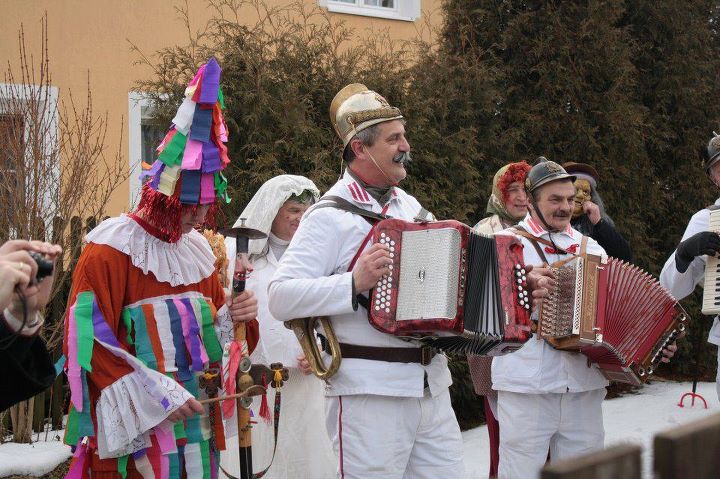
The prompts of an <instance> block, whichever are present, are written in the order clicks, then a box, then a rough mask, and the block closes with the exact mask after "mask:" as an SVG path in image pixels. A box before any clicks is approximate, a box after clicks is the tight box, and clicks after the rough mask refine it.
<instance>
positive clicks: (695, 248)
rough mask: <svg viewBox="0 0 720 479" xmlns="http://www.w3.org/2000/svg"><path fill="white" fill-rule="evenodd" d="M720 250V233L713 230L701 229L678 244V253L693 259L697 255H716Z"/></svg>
mask: <svg viewBox="0 0 720 479" xmlns="http://www.w3.org/2000/svg"><path fill="white" fill-rule="evenodd" d="M718 252H720V235H718V234H717V233H713V232H712V231H701V232H700V233H697V234H694V235H692V236H691V237H689V238H688V239H686V240H685V241H683V242H682V243H680V244H679V245H678V248H677V253H678V255H680V256H682V257H683V258H686V259H688V260H690V261H692V259H693V258H695V257H696V256H701V255H704V254H706V255H709V256H714V255H715V254H717V253H718Z"/></svg>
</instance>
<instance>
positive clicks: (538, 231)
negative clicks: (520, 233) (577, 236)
mask: <svg viewBox="0 0 720 479" xmlns="http://www.w3.org/2000/svg"><path fill="white" fill-rule="evenodd" d="M520 225H522V226H523V228H525V229H526V230H527V231H528V232H529V233H530V234H532V235H533V236H535V237H536V238H540V237H541V236H543V235H545V234H548V231H547V230H546V229H545V228H544V227H543V226H542V225H541V224H540V222H538V221H535V220H534V219H533V218H532V216H530V213H528V215H527V216H526V217H525V219H524V220H522V221H521V222H520ZM560 233H561V234H564V235H567V236H569V237H570V238H574V236H573V229H572V226H570V224H568V225H567V226H566V227H565V230H564V231H561V232H560Z"/></svg>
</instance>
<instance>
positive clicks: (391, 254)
mask: <svg viewBox="0 0 720 479" xmlns="http://www.w3.org/2000/svg"><path fill="white" fill-rule="evenodd" d="M390 251H392V250H390ZM390 257H391V258H394V257H395V253H390Z"/></svg>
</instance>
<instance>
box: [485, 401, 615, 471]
mask: <svg viewBox="0 0 720 479" xmlns="http://www.w3.org/2000/svg"><path fill="white" fill-rule="evenodd" d="M605 392H606V391H605V388H602V389H595V390H593V391H586V392H581V393H563V394H556V393H548V394H520V393H512V392H507V391H499V394H498V421H499V422H500V465H499V468H498V477H499V479H532V478H536V477H538V476H539V473H540V470H541V469H542V467H543V465H544V464H545V461H546V459H547V455H548V451H550V457H551V459H552V461H559V460H564V459H568V458H571V457H575V456H579V455H582V454H585V453H588V452H591V451H595V450H598V449H602V448H603V443H604V440H605V430H604V428H603V418H602V401H603V399H604V398H605Z"/></svg>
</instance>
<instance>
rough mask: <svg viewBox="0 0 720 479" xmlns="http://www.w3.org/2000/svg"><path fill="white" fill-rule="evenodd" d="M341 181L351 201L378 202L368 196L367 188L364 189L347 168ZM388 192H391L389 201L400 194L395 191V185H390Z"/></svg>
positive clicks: (368, 203) (367, 203)
mask: <svg viewBox="0 0 720 479" xmlns="http://www.w3.org/2000/svg"><path fill="white" fill-rule="evenodd" d="M342 182H343V184H344V185H345V188H347V191H348V193H349V194H350V196H351V197H352V199H353V201H355V202H356V203H360V204H363V205H373V204H378V202H377V201H375V199H374V198H373V197H372V196H370V194H369V193H368V192H367V190H365V188H364V187H363V186H362V185H361V184H360V182H359V181H356V180H355V178H353V177H352V175H351V174H350V172H349V171H348V170H347V169H345V173H343V177H342ZM390 192H391V194H390V200H389V202H391V201H395V200H399V199H400V196H399V195H398V192H397V187H395V186H392V187H390Z"/></svg>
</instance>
